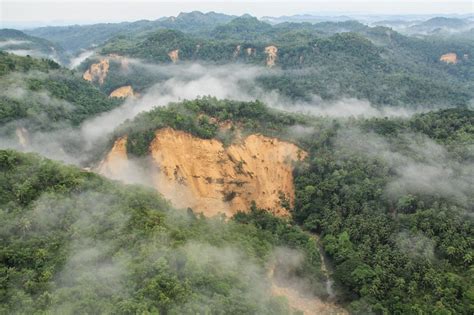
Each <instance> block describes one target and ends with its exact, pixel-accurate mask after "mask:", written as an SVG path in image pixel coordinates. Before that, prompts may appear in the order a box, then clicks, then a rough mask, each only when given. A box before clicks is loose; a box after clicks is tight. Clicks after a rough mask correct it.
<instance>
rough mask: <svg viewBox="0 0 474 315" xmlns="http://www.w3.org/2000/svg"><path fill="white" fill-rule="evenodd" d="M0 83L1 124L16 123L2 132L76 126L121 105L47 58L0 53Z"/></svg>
mask: <svg viewBox="0 0 474 315" xmlns="http://www.w3.org/2000/svg"><path fill="white" fill-rule="evenodd" d="M0 86H1V87H2V91H1V92H0V124H2V125H8V123H10V122H15V126H12V128H10V129H11V130H10V129H9V130H6V131H5V130H4V131H3V132H13V129H14V128H16V127H27V128H28V130H30V131H35V130H53V129H57V128H59V127H64V126H65V125H68V124H69V125H72V126H77V125H79V124H80V123H81V122H82V121H84V120H85V119H86V118H89V117H91V116H94V115H97V114H98V113H101V112H104V111H108V110H110V109H112V108H114V107H116V106H118V105H120V104H121V102H120V101H119V100H117V99H110V98H108V97H107V95H105V94H103V93H102V92H101V91H99V89H97V88H96V87H94V86H93V85H92V84H90V83H89V82H86V81H84V80H82V79H81V78H78V77H77V75H76V74H75V73H73V72H72V71H70V70H67V69H64V68H62V67H61V66H60V65H59V64H57V63H55V62H54V61H52V60H50V59H35V58H32V57H20V56H15V55H13V54H7V53H4V52H0ZM18 124H20V125H18Z"/></svg>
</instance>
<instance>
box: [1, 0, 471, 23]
mask: <svg viewBox="0 0 474 315" xmlns="http://www.w3.org/2000/svg"><path fill="white" fill-rule="evenodd" d="M473 5H474V0H392V1H389V0H352V1H350V0H312V1H311V0H306V1H304V0H303V1H301V0H299V1H291V0H287V1H284V2H283V1H281V2H280V1H268V0H254V1H232V0H229V1H212V0H211V1H196V0H178V1H169V0H168V1H163V0H154V1H152V0H139V1H132V0H129V1H116V0H98V1H90V0H89V1H87V0H86V1H77V0H56V1H44V0H27V1H24V0H13V1H12V0H0V17H1V21H2V23H3V24H4V25H7V24H9V23H11V22H13V23H19V24H25V25H28V24H73V23H80V24H86V23H93V22H117V21H135V20H140V19H149V20H154V19H157V18H159V17H162V16H176V15H177V14H179V13H180V12H189V11H193V10H199V11H203V12H208V11H216V12H222V13H227V14H235V15H242V14H244V13H249V14H251V15H254V16H257V17H261V16H281V15H293V14H305V13H312V14H319V15H324V14H326V15H341V14H433V13H435V14H451V13H460V14H466V13H473V11H474V8H473Z"/></svg>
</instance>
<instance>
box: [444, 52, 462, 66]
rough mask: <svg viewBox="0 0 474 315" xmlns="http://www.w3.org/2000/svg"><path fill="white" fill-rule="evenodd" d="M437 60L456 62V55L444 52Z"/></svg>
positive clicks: (449, 62)
mask: <svg viewBox="0 0 474 315" xmlns="http://www.w3.org/2000/svg"><path fill="white" fill-rule="evenodd" d="M439 61H443V62H446V63H448V64H456V63H458V56H457V55H456V54H455V53H448V54H444V55H442V56H441V57H440V58H439Z"/></svg>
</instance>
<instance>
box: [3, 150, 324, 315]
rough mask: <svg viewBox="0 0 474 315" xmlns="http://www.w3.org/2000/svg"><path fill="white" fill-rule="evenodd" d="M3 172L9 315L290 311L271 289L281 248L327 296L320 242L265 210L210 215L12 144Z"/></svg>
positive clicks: (5, 154)
mask: <svg viewBox="0 0 474 315" xmlns="http://www.w3.org/2000/svg"><path fill="white" fill-rule="evenodd" d="M0 170H1V175H0V187H1V189H0V204H1V206H0V216H1V218H2V228H1V229H0V238H1V241H2V249H1V250H0V270H1V274H2V277H1V279H0V312H2V313H11V312H18V313H28V314H33V313H42V312H45V311H46V312H53V313H62V314H63V313H77V312H81V313H83V312H86V313H94V314H95V313H102V314H104V313H109V314H110V313H114V314H137V313H160V314H162V313H169V314H183V313H187V314H195V313H212V314H221V313H223V312H225V313H228V312H230V313H234V314H237V313H238V314H255V313H258V314H288V313H290V310H289V307H288V305H287V304H286V302H285V299H284V298H275V297H272V296H270V295H269V291H268V290H269V285H270V284H269V280H268V279H267V275H266V270H267V269H268V268H271V267H272V264H274V263H276V264H277V265H276V268H277V269H278V268H279V266H278V263H280V264H285V262H284V261H282V260H280V261H278V260H277V261H276V262H274V259H275V257H274V254H275V250H277V249H278V248H287V249H293V250H298V251H300V252H301V253H303V254H304V257H305V258H304V261H303V262H302V264H301V266H296V267H295V268H294V270H291V272H293V273H295V274H296V275H299V276H300V277H304V278H305V279H306V280H311V281H312V283H313V288H314V290H315V293H319V294H322V295H323V296H324V294H325V293H324V288H323V286H322V282H323V280H324V275H323V274H322V273H321V271H320V264H321V260H320V257H319V253H318V250H317V247H316V246H315V243H314V240H313V239H312V238H311V237H309V236H308V235H307V234H306V233H304V232H302V231H301V229H299V228H297V227H294V226H291V225H288V224H287V222H285V221H284V220H282V219H277V218H275V217H273V216H271V215H269V214H267V213H266V212H265V211H262V210H258V209H255V208H253V209H252V210H251V212H249V213H247V214H245V213H239V214H237V215H236V218H235V219H233V220H231V221H229V222H225V221H224V219H223V218H220V217H216V218H212V219H206V218H204V217H202V216H200V215H195V214H194V213H193V212H192V211H191V210H190V209H188V210H187V211H186V210H175V209H172V208H171V207H170V205H169V204H168V203H167V202H166V201H164V200H163V199H162V198H161V197H160V196H158V195H157V193H155V192H153V191H151V190H149V189H145V188H141V187H136V186H125V185H121V184H118V183H114V182H111V181H108V180H105V179H103V178H101V177H99V176H98V175H95V174H93V173H90V172H85V171H82V170H80V169H78V168H75V167H70V166H62V165H60V164H58V163H56V162H52V161H50V160H46V159H44V158H40V157H39V156H35V155H31V154H20V153H16V152H14V151H0ZM283 267H285V266H283Z"/></svg>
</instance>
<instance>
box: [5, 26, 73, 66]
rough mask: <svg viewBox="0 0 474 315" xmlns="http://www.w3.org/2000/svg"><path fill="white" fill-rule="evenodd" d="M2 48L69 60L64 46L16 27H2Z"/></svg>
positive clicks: (64, 60) (58, 59)
mask: <svg viewBox="0 0 474 315" xmlns="http://www.w3.org/2000/svg"><path fill="white" fill-rule="evenodd" d="M0 48H1V50H7V51H13V52H20V53H21V54H29V55H32V56H36V57H43V58H50V59H54V60H56V61H57V62H61V63H63V62H66V60H67V58H66V57H67V56H66V53H65V51H64V49H63V48H62V46H60V45H56V44H54V43H52V42H50V41H48V40H46V39H44V38H39V37H35V36H30V35H27V34H25V33H23V32H21V31H18V30H14V29H7V28H5V29H0Z"/></svg>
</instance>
